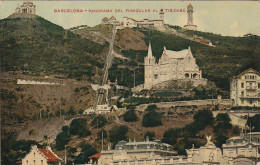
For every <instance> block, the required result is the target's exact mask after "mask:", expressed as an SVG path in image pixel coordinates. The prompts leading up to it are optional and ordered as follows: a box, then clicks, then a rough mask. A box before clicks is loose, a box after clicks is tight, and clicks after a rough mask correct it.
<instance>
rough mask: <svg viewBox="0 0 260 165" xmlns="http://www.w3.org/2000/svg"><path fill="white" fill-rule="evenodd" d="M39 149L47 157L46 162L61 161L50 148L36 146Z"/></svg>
mask: <svg viewBox="0 0 260 165" xmlns="http://www.w3.org/2000/svg"><path fill="white" fill-rule="evenodd" d="M38 150H39V151H41V152H42V153H43V154H44V156H46V157H47V159H48V162H59V161H61V159H60V158H58V157H57V156H56V155H54V154H53V153H52V152H51V151H50V150H47V149H43V148H38Z"/></svg>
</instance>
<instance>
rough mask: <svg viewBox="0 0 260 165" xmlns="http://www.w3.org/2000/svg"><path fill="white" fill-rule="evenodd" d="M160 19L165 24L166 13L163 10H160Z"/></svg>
mask: <svg viewBox="0 0 260 165" xmlns="http://www.w3.org/2000/svg"><path fill="white" fill-rule="evenodd" d="M159 14H160V19H161V20H162V21H163V22H164V12H163V9H161V10H160V13H159Z"/></svg>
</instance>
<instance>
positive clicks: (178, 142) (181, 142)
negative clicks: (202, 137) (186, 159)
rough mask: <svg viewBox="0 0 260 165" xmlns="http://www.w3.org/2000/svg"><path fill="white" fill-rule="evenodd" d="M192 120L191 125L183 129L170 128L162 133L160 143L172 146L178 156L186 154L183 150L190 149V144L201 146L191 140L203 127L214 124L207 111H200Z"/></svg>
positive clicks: (209, 112) (210, 113)
mask: <svg viewBox="0 0 260 165" xmlns="http://www.w3.org/2000/svg"><path fill="white" fill-rule="evenodd" d="M193 119H194V121H193V123H191V124H188V125H186V126H185V127H184V128H174V129H173V128H170V129H169V130H168V131H166V132H165V133H164V135H163V139H162V141H163V142H165V143H168V144H171V145H173V146H174V148H175V149H176V150H177V151H178V153H179V154H186V152H185V148H186V149H187V148H191V146H192V144H194V145H195V146H200V145H201V144H200V143H199V142H197V141H194V140H193V139H194V138H195V137H196V134H197V133H198V132H199V131H200V130H202V129H204V127H205V126H207V125H210V124H213V123H214V118H213V114H212V112H211V111H209V110H200V111H198V112H197V113H196V114H195V115H194V117H193Z"/></svg>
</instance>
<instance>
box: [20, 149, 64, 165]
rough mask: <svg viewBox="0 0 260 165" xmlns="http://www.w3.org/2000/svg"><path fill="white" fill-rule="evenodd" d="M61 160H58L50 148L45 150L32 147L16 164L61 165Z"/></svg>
mask: <svg viewBox="0 0 260 165" xmlns="http://www.w3.org/2000/svg"><path fill="white" fill-rule="evenodd" d="M61 163H62V159H61V158H59V157H58V156H57V155H56V154H55V153H54V152H53V151H52V150H51V147H47V148H46V149H43V148H37V146H36V145H34V146H32V148H31V150H30V152H29V153H28V154H27V155H26V156H25V157H24V158H23V159H22V160H21V161H19V162H18V164H21V165H61Z"/></svg>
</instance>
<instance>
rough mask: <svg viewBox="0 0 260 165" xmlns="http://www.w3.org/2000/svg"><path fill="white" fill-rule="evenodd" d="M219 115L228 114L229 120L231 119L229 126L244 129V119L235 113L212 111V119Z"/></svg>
mask: <svg viewBox="0 0 260 165" xmlns="http://www.w3.org/2000/svg"><path fill="white" fill-rule="evenodd" d="M219 113H228V115H229V117H230V119H231V124H232V125H236V126H239V127H240V128H245V125H246V121H247V120H246V119H242V118H241V117H239V116H238V115H236V114H235V113H232V112H229V111H213V115H214V117H216V116H217V115H218V114H219Z"/></svg>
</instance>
